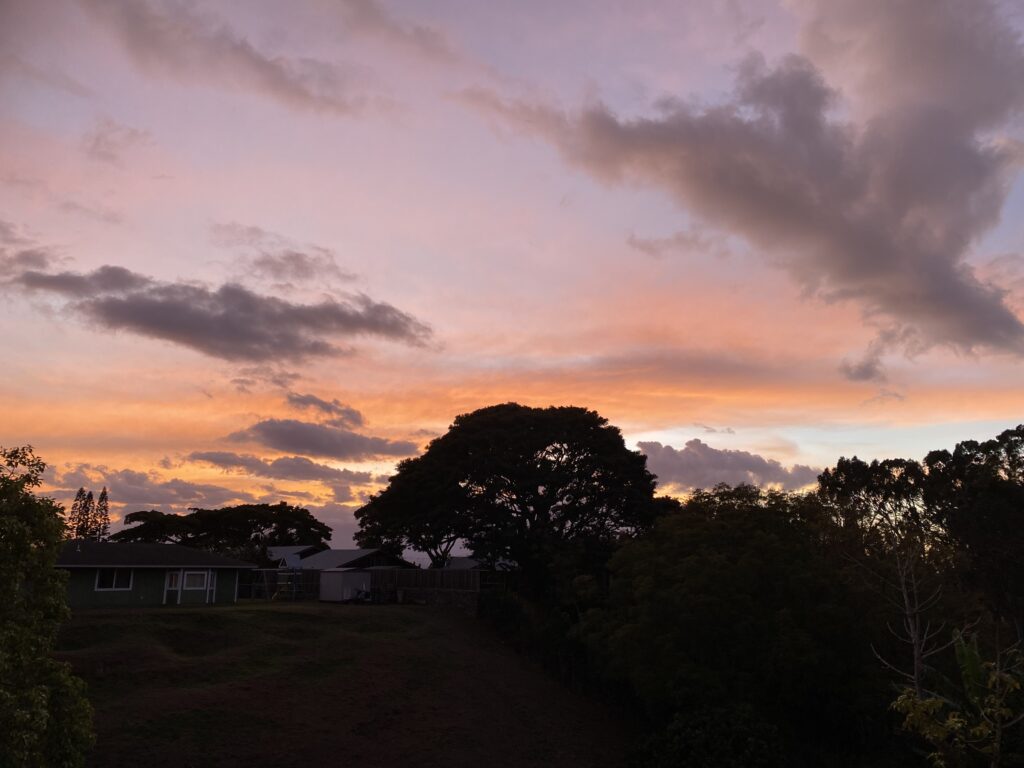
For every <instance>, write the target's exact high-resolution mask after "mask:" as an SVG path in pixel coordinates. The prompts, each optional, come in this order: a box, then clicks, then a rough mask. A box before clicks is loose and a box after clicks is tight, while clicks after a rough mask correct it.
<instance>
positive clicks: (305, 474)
mask: <svg viewBox="0 0 1024 768" xmlns="http://www.w3.org/2000/svg"><path fill="white" fill-rule="evenodd" d="M186 458H187V459H188V460H189V461H205V462H208V463H210V464H213V465H214V466H218V467H221V468H222V469H228V470H233V471H238V472H244V473H245V474H248V475H254V476H256V477H266V478H270V479H272V480H314V481H318V482H325V483H329V484H340V483H346V484H347V483H357V484H358V483H369V482H370V481H371V479H372V475H371V474H370V473H369V472H353V471H352V470H350V469H336V468H335V467H329V466H327V465H326V464H318V463H317V462H315V461H311V460H310V459H307V458H305V457H304V456H282V457H280V458H277V459H273V460H268V459H262V458H260V457H259V456H253V455H251V454H239V453H232V452H230V451H194V452H193V453H190V454H189V455H188V456H187V457H186Z"/></svg>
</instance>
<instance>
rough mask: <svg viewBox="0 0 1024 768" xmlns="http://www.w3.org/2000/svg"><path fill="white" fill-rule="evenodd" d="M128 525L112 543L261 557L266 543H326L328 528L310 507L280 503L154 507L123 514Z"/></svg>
mask: <svg viewBox="0 0 1024 768" xmlns="http://www.w3.org/2000/svg"><path fill="white" fill-rule="evenodd" d="M125 522H126V523H127V524H128V525H129V527H127V528H124V529H123V530H120V531H118V532H117V533H115V534H114V535H113V536H111V537H110V540H111V541H115V542H116V541H120V542H150V543H176V544H184V545H186V546H190V547H196V548H199V549H208V550H211V551H215V552H224V553H230V554H234V555H236V556H237V557H241V558H243V559H245V558H248V559H255V560H262V559H263V557H264V555H265V553H266V548H267V547H268V546H278V545H281V546H287V545H291V544H295V545H297V544H306V545H310V546H326V542H327V541H328V540H329V539H330V537H331V528H330V526H328V525H326V524H324V523H322V522H321V521H319V520H317V519H316V518H315V517H313V515H312V514H310V512H309V510H307V509H304V508H302V507H294V506H291V505H290V504H286V503H285V502H283V501H282V502H280V503H279V504H240V505H238V506H235V507H222V508H220V509H192V510H190V511H189V514H187V515H175V514H171V513H166V512H158V511H156V510H149V511H140V512H132V513H131V514H129V515H126V516H125Z"/></svg>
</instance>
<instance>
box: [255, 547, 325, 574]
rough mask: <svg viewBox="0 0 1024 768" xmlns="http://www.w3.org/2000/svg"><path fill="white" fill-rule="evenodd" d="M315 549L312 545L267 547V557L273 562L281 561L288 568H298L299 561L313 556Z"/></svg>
mask: <svg viewBox="0 0 1024 768" xmlns="http://www.w3.org/2000/svg"><path fill="white" fill-rule="evenodd" d="M317 549H318V548H317V547H316V546H314V545H312V544H305V545H298V546H294V545H288V546H281V547H267V556H268V557H269V558H270V559H271V560H273V561H274V562H282V561H283V562H284V564H285V566H287V567H288V568H298V567H299V561H300V560H302V558H304V557H307V556H309V555H311V554H315V553H316V551H317Z"/></svg>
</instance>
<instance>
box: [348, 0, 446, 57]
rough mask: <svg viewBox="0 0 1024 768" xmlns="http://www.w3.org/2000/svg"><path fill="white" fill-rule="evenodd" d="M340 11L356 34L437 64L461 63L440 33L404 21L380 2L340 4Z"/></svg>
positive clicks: (367, 0) (360, 0)
mask: <svg viewBox="0 0 1024 768" xmlns="http://www.w3.org/2000/svg"><path fill="white" fill-rule="evenodd" d="M338 7H339V8H340V9H341V12H342V15H343V17H344V20H345V23H346V26H347V27H348V29H349V30H350V31H351V32H353V33H356V34H358V35H361V36H366V37H372V38H376V39H378V40H380V41H381V42H383V43H385V44H388V45H390V46H391V47H393V48H395V49H396V50H399V51H402V52H408V53H410V54H412V55H414V56H416V57H418V58H423V59H427V60H429V61H433V62H435V63H441V64H451V63H456V62H458V61H459V59H460V57H459V55H458V54H457V53H456V52H455V51H454V49H453V48H452V46H451V44H450V43H449V41H448V39H447V38H446V37H445V36H444V34H443V33H441V32H440V31H439V30H437V29H435V28H433V27H428V26H426V25H423V24H412V23H407V22H404V21H401V20H399V19H397V18H395V17H394V16H392V15H391V14H390V13H389V12H388V10H387V9H386V8H385V7H384V6H383V5H381V4H380V3H379V2H376V0H340V2H339V3H338Z"/></svg>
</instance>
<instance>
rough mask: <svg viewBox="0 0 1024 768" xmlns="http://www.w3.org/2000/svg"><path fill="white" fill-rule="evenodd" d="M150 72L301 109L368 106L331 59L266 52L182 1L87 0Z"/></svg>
mask: <svg viewBox="0 0 1024 768" xmlns="http://www.w3.org/2000/svg"><path fill="white" fill-rule="evenodd" d="M81 4H82V5H83V6H84V7H85V8H86V9H87V10H88V11H89V12H90V14H91V16H92V17H93V18H94V19H96V20H97V21H98V22H100V23H101V24H102V25H103V26H104V27H105V28H106V29H107V30H109V31H110V32H111V33H112V34H113V36H114V37H115V38H116V39H117V40H118V41H119V42H120V43H121V45H122V46H123V47H124V50H125V51H126V52H127V53H128V55H129V56H131V58H132V60H133V61H134V62H135V63H136V65H137V66H138V67H139V68H140V69H142V70H143V71H145V72H147V73H148V74H150V75H155V76H159V77H166V78H171V79H174V80H178V81H179V82H182V83H186V84H196V85H207V86H209V85H213V86H220V87H222V88H228V89H237V90H245V91H250V92H252V93H256V94H259V95H261V96H264V97H266V98H269V99H273V100H274V101H277V102H278V103H280V104H282V105H284V106H286V107H290V108H294V109H300V110H307V111H315V112H328V113H335V114H342V115H348V114H352V113H353V112H355V111H357V110H358V109H359V108H360V107H361V106H362V104H363V102H364V101H365V99H364V97H362V96H361V95H359V94H358V93H356V92H355V91H354V89H353V84H352V78H351V76H350V75H349V73H347V72H346V71H345V70H344V69H342V68H341V67H339V66H338V65H336V64H333V63H331V62H326V61H321V60H319V59H314V58H309V57H287V56H280V55H273V54H270V53H266V52H264V51H262V50H260V49H259V48H258V47H256V46H255V45H253V44H252V43H251V42H250V41H249V40H247V39H246V38H245V37H243V36H242V35H240V34H239V33H238V32H236V31H235V30H233V29H232V28H231V27H230V26H229V25H228V24H227V23H226V22H224V21H223V20H221V19H218V18H217V17H215V16H213V15H211V14H200V13H199V12H197V11H196V10H194V9H193V8H192V7H191V6H189V5H186V4H179V3H151V2H147V0H81Z"/></svg>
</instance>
